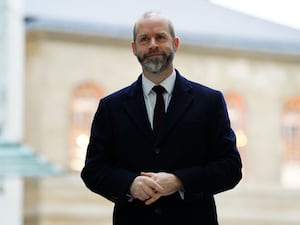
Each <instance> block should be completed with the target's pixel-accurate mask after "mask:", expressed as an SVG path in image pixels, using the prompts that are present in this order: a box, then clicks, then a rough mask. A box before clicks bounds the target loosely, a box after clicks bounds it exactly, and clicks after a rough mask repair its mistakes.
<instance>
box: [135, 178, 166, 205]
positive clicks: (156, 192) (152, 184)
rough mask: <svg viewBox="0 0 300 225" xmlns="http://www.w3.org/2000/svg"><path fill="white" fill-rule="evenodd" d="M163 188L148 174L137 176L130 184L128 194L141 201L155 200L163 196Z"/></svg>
mask: <svg viewBox="0 0 300 225" xmlns="http://www.w3.org/2000/svg"><path fill="white" fill-rule="evenodd" d="M164 192H165V190H164V189H163V188H162V187H161V185H159V184H158V183H157V182H156V181H154V180H153V179H152V178H151V177H148V176H137V177H136V178H135V179H134V181H133V182H132V184H131V186H130V194H131V196H132V197H133V198H136V199H139V200H141V201H147V200H149V199H151V201H147V202H151V203H153V202H155V201H156V200H157V199H159V198H160V197H161V196H163V194H164Z"/></svg>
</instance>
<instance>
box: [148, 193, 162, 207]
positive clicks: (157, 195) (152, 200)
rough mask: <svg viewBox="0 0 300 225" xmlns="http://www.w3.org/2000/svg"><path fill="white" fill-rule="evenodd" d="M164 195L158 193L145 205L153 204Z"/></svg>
mask: <svg viewBox="0 0 300 225" xmlns="http://www.w3.org/2000/svg"><path fill="white" fill-rule="evenodd" d="M161 196H162V195H161V194H160V193H156V194H155V195H154V196H152V197H151V198H149V199H147V200H146V201H145V205H150V204H152V203H153V202H155V201H157V200H158V199H159V198H160V197H161Z"/></svg>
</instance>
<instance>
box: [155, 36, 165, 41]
mask: <svg viewBox="0 0 300 225" xmlns="http://www.w3.org/2000/svg"><path fill="white" fill-rule="evenodd" d="M157 39H158V40H163V39H165V37H164V36H158V37H157Z"/></svg>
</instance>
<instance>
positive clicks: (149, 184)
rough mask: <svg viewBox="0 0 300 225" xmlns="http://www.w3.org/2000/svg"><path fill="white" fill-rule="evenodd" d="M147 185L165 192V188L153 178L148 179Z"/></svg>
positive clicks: (157, 190)
mask: <svg viewBox="0 0 300 225" xmlns="http://www.w3.org/2000/svg"><path fill="white" fill-rule="evenodd" d="M147 186H148V187H150V188H151V189H152V190H153V191H154V192H160V193H164V192H165V189H164V188H163V187H162V186H161V185H160V184H159V183H157V182H156V181H154V180H153V179H149V180H147Z"/></svg>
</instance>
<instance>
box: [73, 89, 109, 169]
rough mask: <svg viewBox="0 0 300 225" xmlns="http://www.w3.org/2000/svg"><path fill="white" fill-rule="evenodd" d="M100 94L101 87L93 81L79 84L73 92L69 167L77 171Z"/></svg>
mask: <svg viewBox="0 0 300 225" xmlns="http://www.w3.org/2000/svg"><path fill="white" fill-rule="evenodd" d="M101 96H103V92H102V90H101V88H99V87H98V86H97V85H95V84H93V83H84V84H82V85H79V86H78V87H77V88H76V89H75V90H74V92H73V96H72V100H71V128H70V131H71V132H70V133H71V135H70V139H71V141H70V142H71V144H70V148H71V150H70V167H71V169H72V170H75V171H79V170H81V169H82V167H83V164H84V159H85V154H86V148H87V145H88V142H89V136H90V129H91V122H92V119H93V117H94V114H95V112H96V109H97V106H98V103H99V99H100V97H101Z"/></svg>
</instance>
